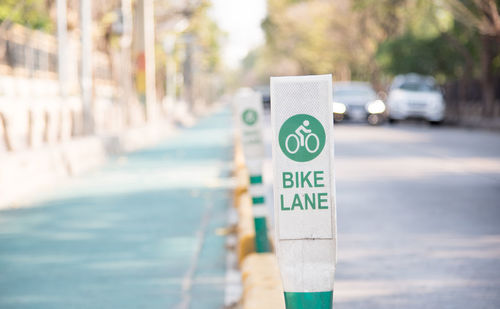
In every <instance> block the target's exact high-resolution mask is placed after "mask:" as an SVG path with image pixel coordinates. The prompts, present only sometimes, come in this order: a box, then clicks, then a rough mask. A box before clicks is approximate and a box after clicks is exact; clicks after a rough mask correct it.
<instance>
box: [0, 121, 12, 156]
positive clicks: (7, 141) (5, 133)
mask: <svg viewBox="0 0 500 309" xmlns="http://www.w3.org/2000/svg"><path fill="white" fill-rule="evenodd" d="M0 122H1V123H2V129H3V142H4V144H5V147H6V148H7V151H13V150H14V147H12V141H11V140H10V135H9V125H8V124H7V117H6V116H5V115H4V114H2V113H1V112H0Z"/></svg>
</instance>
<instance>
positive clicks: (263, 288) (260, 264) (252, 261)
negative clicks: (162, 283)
mask: <svg viewBox="0 0 500 309" xmlns="http://www.w3.org/2000/svg"><path fill="white" fill-rule="evenodd" d="M234 151H235V155H234V158H235V164H234V165H235V171H234V174H235V178H236V179H237V185H236V188H235V190H234V197H235V207H236V209H237V212H238V224H237V240H238V244H237V253H238V259H239V265H240V268H241V276H242V284H243V287H242V288H243V294H242V299H241V301H240V305H241V308H243V309H280V308H283V309H284V308H285V301H284V296H283V287H282V284H281V277H280V273H279V269H278V262H277V259H276V255H275V254H274V253H255V239H254V238H255V229H254V226H253V214H252V203H251V199H250V195H249V194H248V186H249V177H248V171H247V168H246V166H245V160H244V158H243V149H242V145H241V140H240V139H239V138H236V139H235V150H234ZM269 239H270V240H271V245H273V242H272V237H271V236H269Z"/></svg>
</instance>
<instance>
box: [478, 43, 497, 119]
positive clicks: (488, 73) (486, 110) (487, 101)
mask: <svg viewBox="0 0 500 309" xmlns="http://www.w3.org/2000/svg"><path fill="white" fill-rule="evenodd" d="M494 43H495V40H494V38H492V37H490V36H487V35H481V87H482V92H483V93H482V94H483V116H484V117H486V118H491V117H493V116H494V115H493V112H494V109H495V87H494V77H493V56H494V53H493V47H494Z"/></svg>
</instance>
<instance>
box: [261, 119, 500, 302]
mask: <svg viewBox="0 0 500 309" xmlns="http://www.w3.org/2000/svg"><path fill="white" fill-rule="evenodd" d="M267 118H268V119H267V121H268V122H269V115H267ZM269 129H270V128H269V124H268V127H267V130H268V134H267V136H268V139H267V142H268V145H270V131H269ZM268 153H270V146H269V147H268ZM335 160H336V161H335V170H336V182H337V216H338V233H339V236H338V238H339V243H338V264H337V271H336V281H335V282H336V283H335V289H334V290H335V294H334V303H335V306H334V307H335V309H379V308H380V309H392V308H394V309H413V308H415V309H417V308H418V309H422V308H426V309H445V308H450V309H471V308H474V309H498V308H500V134H499V133H498V132H497V133H492V132H486V131H472V130H465V129H460V128H449V127H430V126H428V125H423V124H418V123H401V124H398V125H396V126H389V125H383V126H380V127H372V126H368V125H364V124H349V123H342V124H336V125H335ZM266 178H268V179H270V178H272V171H271V170H270V162H267V168H266Z"/></svg>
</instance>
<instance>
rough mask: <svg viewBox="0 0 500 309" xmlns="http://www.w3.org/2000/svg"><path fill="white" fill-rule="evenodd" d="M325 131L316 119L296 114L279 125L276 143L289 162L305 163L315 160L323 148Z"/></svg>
mask: <svg viewBox="0 0 500 309" xmlns="http://www.w3.org/2000/svg"><path fill="white" fill-rule="evenodd" d="M325 141H326V135H325V129H324V128H323V125H322V124H321V122H319V121H318V119H316V118H314V117H313V116H311V115H307V114H297V115H294V116H292V117H290V118H288V119H287V120H286V121H285V122H283V124H282V125H281V128H280V131H279V134H278V142H279V146H280V148H281V151H282V152H283V153H284V154H285V155H286V156H287V157H288V158H289V159H291V160H293V161H296V162H307V161H311V160H313V159H314V158H316V157H317V156H318V155H319V154H320V153H321V151H322V150H323V148H324V146H325Z"/></svg>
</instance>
